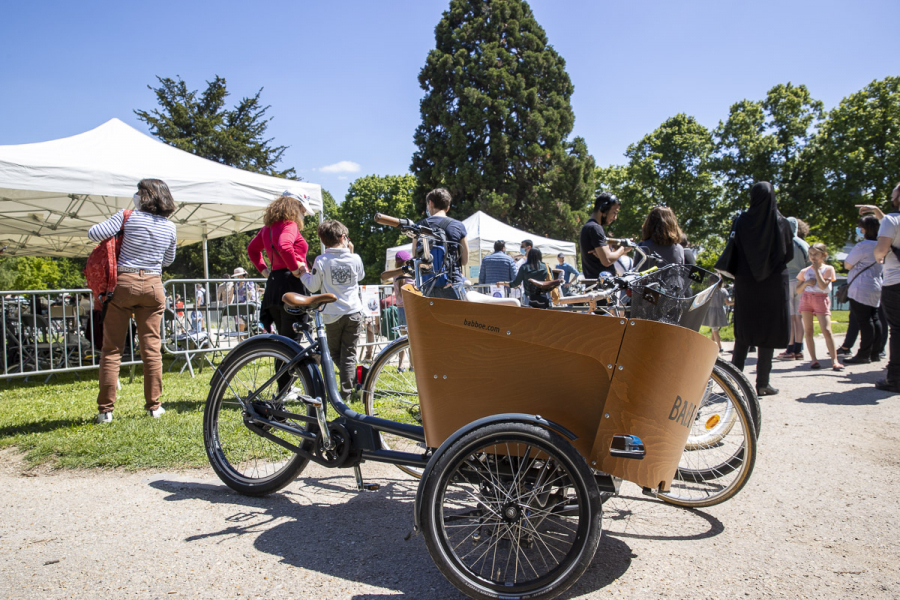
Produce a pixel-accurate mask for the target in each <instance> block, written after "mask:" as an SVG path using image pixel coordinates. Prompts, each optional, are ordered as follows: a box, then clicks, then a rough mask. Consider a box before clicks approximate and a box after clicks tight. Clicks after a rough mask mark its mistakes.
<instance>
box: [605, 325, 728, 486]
mask: <svg viewBox="0 0 900 600" xmlns="http://www.w3.org/2000/svg"><path fill="white" fill-rule="evenodd" d="M631 322H632V321H629V325H628V327H627V328H626V332H625V336H624V339H623V341H622V348H621V351H620V352H619V359H618V365H617V367H616V370H615V375H614V376H613V380H612V383H611V385H610V388H609V396H608V397H607V399H606V406H605V410H604V417H603V419H602V420H601V422H600V426H599V428H598V430H597V436H596V439H595V441H594V447H593V449H592V450H591V460H593V461H596V462H597V465H596V467H595V468H599V469H600V470H602V471H605V472H606V473H610V474H612V475H617V476H619V477H622V478H623V479H626V480H628V481H633V482H635V483H637V484H638V485H641V486H644V487H649V488H656V487H659V488H660V489H661V490H662V491H667V490H668V489H669V486H670V485H671V482H672V478H673V476H674V475H675V470H676V469H677V467H678V462H679V460H680V459H681V454H682V451H683V450H684V445H685V442H686V441H687V437H688V434H689V433H690V430H691V423H692V422H693V417H694V414H695V412H696V410H697V405H698V404H699V402H700V399H701V398H702V396H703V393H704V391H705V389H706V383H707V381H709V377H710V374H711V373H712V369H713V366H714V365H715V362H716V356H717V355H718V348H717V346H716V344H715V343H714V342H712V341H711V340H709V339H707V338H706V337H705V336H702V335H700V334H699V333H696V332H694V331H691V330H689V329H685V328H683V327H677V326H674V325H666V324H663V323H656V322H654V321H643V320H640V319H635V320H634V321H633V322H634V325H631V324H630V323H631ZM618 366H621V367H622V369H621V370H619V368H618ZM607 414H608V415H609V418H606V415H607ZM628 434H631V435H636V436H638V437H639V438H640V439H641V440H642V441H643V442H644V448H645V452H646V455H645V457H644V458H643V460H635V459H630V458H616V457H612V456H610V455H609V448H610V444H611V443H612V437H613V436H614V435H628Z"/></svg>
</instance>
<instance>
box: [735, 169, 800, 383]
mask: <svg viewBox="0 0 900 600" xmlns="http://www.w3.org/2000/svg"><path fill="white" fill-rule="evenodd" d="M793 238H794V236H793V234H792V233H791V228H790V226H789V225H788V222H787V219H785V218H784V217H783V216H781V213H780V212H778V205H777V204H776V203H775V188H773V187H772V184H771V183H769V182H767V181H761V182H759V183H757V184H755V185H754V186H753V188H752V189H751V190H750V207H749V208H748V209H747V210H746V211H744V212H743V213H742V214H741V216H740V217H738V219H737V222H736V223H735V225H734V241H735V250H736V254H737V268H736V269H735V271H736V272H735V274H734V275H735V278H734V355H733V357H732V359H731V362H733V363H734V365H735V366H736V367H737V368H739V369H741V370H743V369H744V362H745V361H746V360H747V352H748V351H749V350H750V346H757V348H758V354H757V362H756V391H757V393H758V394H759V395H760V396H770V395H773V394H777V393H778V390H777V389H775V388H773V387H772V386H771V385H769V375H770V374H771V372H772V357H773V355H774V353H775V348H785V347H787V343H788V340H789V339H790V333H791V330H790V314H789V309H788V306H789V304H788V294H789V291H788V290H789V288H788V272H787V262H788V261H790V260H791V258H793V256H794V244H793Z"/></svg>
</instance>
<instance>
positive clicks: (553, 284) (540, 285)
mask: <svg viewBox="0 0 900 600" xmlns="http://www.w3.org/2000/svg"><path fill="white" fill-rule="evenodd" d="M528 282H529V283H531V285H533V286H534V287H536V288H537V289H539V290H540V291H542V292H552V291H553V290H555V289H556V288H558V287H559V286H561V285H562V282H563V281H562V279H554V280H553V281H538V280H537V279H529V280H528Z"/></svg>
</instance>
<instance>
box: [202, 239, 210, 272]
mask: <svg viewBox="0 0 900 600" xmlns="http://www.w3.org/2000/svg"><path fill="white" fill-rule="evenodd" d="M208 239H209V236H208V235H206V234H205V233H204V234H203V279H209V245H208V244H207V241H208Z"/></svg>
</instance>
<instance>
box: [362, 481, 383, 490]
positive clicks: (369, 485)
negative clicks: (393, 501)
mask: <svg viewBox="0 0 900 600" xmlns="http://www.w3.org/2000/svg"><path fill="white" fill-rule="evenodd" d="M380 489H381V484H380V483H364V484H363V490H365V491H367V492H377V491H378V490H380Z"/></svg>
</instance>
